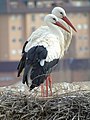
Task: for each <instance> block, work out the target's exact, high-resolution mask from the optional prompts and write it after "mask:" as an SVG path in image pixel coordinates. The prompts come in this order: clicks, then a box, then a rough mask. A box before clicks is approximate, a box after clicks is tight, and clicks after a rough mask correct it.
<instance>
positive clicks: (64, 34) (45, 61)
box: [18, 7, 76, 96]
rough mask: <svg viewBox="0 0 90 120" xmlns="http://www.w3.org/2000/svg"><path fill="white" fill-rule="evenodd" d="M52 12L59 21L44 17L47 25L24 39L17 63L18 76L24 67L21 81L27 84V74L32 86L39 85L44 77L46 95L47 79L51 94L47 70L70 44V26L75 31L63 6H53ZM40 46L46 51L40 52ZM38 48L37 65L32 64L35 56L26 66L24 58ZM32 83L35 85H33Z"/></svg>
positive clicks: (42, 91) (50, 81)
mask: <svg viewBox="0 0 90 120" xmlns="http://www.w3.org/2000/svg"><path fill="white" fill-rule="evenodd" d="M52 14H54V15H55V16H57V17H58V18H59V22H58V20H57V22H56V23H57V24H56V23H54V24H52V23H53V22H51V21H49V18H48V17H45V22H46V24H47V26H42V27H40V28H38V29H37V30H36V31H35V32H33V33H32V35H31V36H30V37H29V38H28V40H27V41H26V43H25V44H24V46H23V50H22V53H23V55H22V58H21V60H20V63H19V65H18V76H20V73H21V72H22V69H23V68H25V70H24V75H23V83H25V82H26V83H27V85H28V79H27V76H29V78H31V79H32V86H33V87H36V86H39V85H40V84H41V83H43V82H44V80H45V79H46V96H48V81H49V85H50V91H51V95H52V78H51V76H50V74H49V72H50V71H51V69H52V67H53V66H55V65H56V64H57V63H58V60H59V59H60V58H62V57H63V55H64V52H65V51H66V50H67V49H68V47H69V45H70V42H71V38H72V30H71V28H70V27H72V28H73V29H74V30H75V31H76V29H75V28H74V26H73V25H72V24H71V22H70V21H69V20H68V18H67V17H66V13H65V11H64V9H63V8H61V7H55V8H54V9H53V10H52ZM55 16H54V17H55ZM54 17H53V19H52V20H54V19H55V20H56V19H57V18H54ZM47 18H48V20H47ZM61 19H62V20H61ZM64 21H65V22H64ZM50 22H51V23H50ZM60 23H61V24H60ZM55 24H56V25H59V26H60V27H61V28H60V27H56V26H55ZM53 25H54V26H53ZM64 26H65V27H66V28H65V27H64ZM69 31H70V33H69ZM47 33H49V34H48V36H50V35H51V34H52V35H51V36H50V37H48V36H47V35H46V34H47ZM43 36H44V39H45V40H44V39H43ZM42 39H43V40H42ZM51 39H52V40H51ZM53 39H56V41H55V40H54V41H53ZM57 39H58V40H57ZM57 41H58V42H59V43H58V42H57ZM54 42H55V43H54ZM51 43H52V44H51ZM56 43H58V45H59V48H58V45H56ZM37 46H38V47H37ZM43 46H44V47H43ZM42 48H44V49H43V50H44V51H46V52H45V53H43V52H41V51H43V50H40V49H42ZM54 48H55V50H54ZM45 49H46V50H45ZM56 49H57V50H56ZM38 50H39V52H38V55H39V54H40V53H42V58H38V57H37V59H39V60H38V64H37V67H36V66H34V64H36V63H35V62H36V60H35V61H34V59H35V56H34V57H33V59H32V61H33V62H34V63H33V62H31V63H30V64H29V65H28V67H29V68H28V67H26V66H27V62H26V61H27V60H26V58H27V59H28V58H29V56H30V57H31V56H32V53H34V55H35V53H36V52H35V51H38ZM29 51H30V52H29ZM57 51H58V52H57ZM44 54H45V56H44V57H43V55H44ZM27 56H28V57H27ZM56 56H57V57H56ZM50 57H51V58H50ZM30 59H31V58H30ZM32 65H33V67H31V68H30V66H32ZM46 66H47V67H46ZM38 67H41V68H42V70H41V71H42V72H41V73H39V69H38ZM36 68H37V69H36ZM35 69H36V70H35ZM28 70H29V72H28ZM35 71H36V75H35ZM32 74H33V75H32ZM40 77H41V78H40ZM37 79H38V80H37ZM34 81H35V82H36V81H38V82H40V83H38V85H36V83H34ZM33 83H34V84H35V85H33ZM31 88H32V87H30V89H31ZM41 93H42V96H44V88H43V85H41Z"/></svg>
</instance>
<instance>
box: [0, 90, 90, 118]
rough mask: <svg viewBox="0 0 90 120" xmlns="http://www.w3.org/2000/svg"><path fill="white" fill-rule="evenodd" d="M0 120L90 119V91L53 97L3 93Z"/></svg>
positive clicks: (0, 96) (0, 104)
mask: <svg viewBox="0 0 90 120" xmlns="http://www.w3.org/2000/svg"><path fill="white" fill-rule="evenodd" d="M0 120H90V92H84V91H78V92H73V93H68V94H62V95H59V96H53V97H51V98H37V97H32V96H31V95H25V94H22V93H11V92H7V93H3V94H1V95H0Z"/></svg>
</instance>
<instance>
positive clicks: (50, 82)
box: [48, 75, 52, 96]
mask: <svg viewBox="0 0 90 120" xmlns="http://www.w3.org/2000/svg"><path fill="white" fill-rule="evenodd" d="M48 80H49V88H50V92H51V93H50V95H51V96H52V77H51V76H50V75H49V76H48Z"/></svg>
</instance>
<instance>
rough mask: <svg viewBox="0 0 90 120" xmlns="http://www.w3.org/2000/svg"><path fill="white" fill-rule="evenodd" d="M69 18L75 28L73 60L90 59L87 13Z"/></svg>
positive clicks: (88, 19) (72, 15)
mask: <svg viewBox="0 0 90 120" xmlns="http://www.w3.org/2000/svg"><path fill="white" fill-rule="evenodd" d="M69 18H70V20H71V21H72V23H73V24H74V26H76V29H77V33H75V32H73V34H74V36H75V43H74V46H75V56H74V58H77V59H78V58H82V59H85V58H90V44H89V40H90V34H89V31H90V27H89V24H90V23H89V21H90V17H89V13H77V14H69Z"/></svg>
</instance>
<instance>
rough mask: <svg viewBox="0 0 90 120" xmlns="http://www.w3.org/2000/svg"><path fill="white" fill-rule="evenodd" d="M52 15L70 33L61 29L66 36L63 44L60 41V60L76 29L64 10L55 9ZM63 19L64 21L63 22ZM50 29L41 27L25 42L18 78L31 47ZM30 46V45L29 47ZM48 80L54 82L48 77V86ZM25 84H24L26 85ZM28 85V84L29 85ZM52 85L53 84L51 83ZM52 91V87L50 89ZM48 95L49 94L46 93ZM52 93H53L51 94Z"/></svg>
mask: <svg viewBox="0 0 90 120" xmlns="http://www.w3.org/2000/svg"><path fill="white" fill-rule="evenodd" d="M52 14H54V15H55V16H57V17H58V19H59V21H60V22H61V23H62V25H63V26H65V27H66V28H67V29H68V30H69V31H70V33H69V32H67V30H64V29H62V28H60V27H59V29H60V30H61V32H62V33H63V36H64V42H61V39H60V49H61V51H62V52H61V51H60V54H62V55H61V56H60V58H62V57H63V55H64V52H65V51H66V50H67V49H68V47H69V45H70V43H71V38H72V29H71V28H73V29H74V31H76V29H75V28H74V26H73V25H72V23H71V22H70V21H69V19H68V18H67V16H66V12H65V10H64V9H63V8H61V7H55V8H54V9H53V10H52ZM61 19H62V20H61ZM49 29H50V28H49V27H48V26H41V27H40V28H38V29H37V30H36V31H35V32H33V33H32V34H31V36H30V37H29V38H28V39H27V41H26V42H25V44H24V46H23V50H22V53H23V55H22V58H21V60H20V63H19V66H18V76H19V75H20V73H21V71H22V69H23V68H24V67H25V59H26V53H27V51H28V49H29V48H30V46H31V45H32V44H33V43H35V42H36V41H37V42H38V39H39V38H40V37H41V36H43V34H44V33H45V32H47V31H48V30H49ZM27 44H28V45H27ZM26 45H27V46H28V49H25V48H26ZM48 79H49V82H52V79H51V77H50V76H48V77H47V80H46V86H48ZM25 82H26V83H27V82H28V81H27V80H26V81H25ZM25 82H24V83H25ZM27 84H28V83H27ZM51 84H52V83H51ZM50 86H51V85H50ZM46 89H47V91H48V87H46ZM50 89H51V87H50ZM42 92H43V85H42ZM46 93H47V94H48V92H46ZM51 93H52V92H51Z"/></svg>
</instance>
